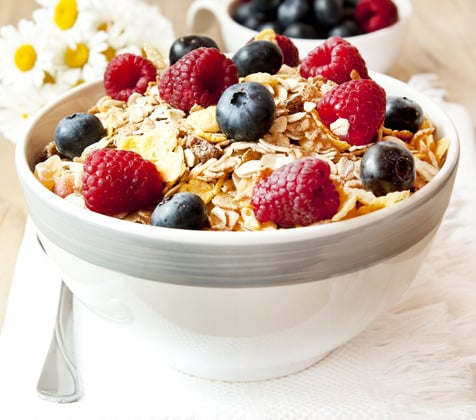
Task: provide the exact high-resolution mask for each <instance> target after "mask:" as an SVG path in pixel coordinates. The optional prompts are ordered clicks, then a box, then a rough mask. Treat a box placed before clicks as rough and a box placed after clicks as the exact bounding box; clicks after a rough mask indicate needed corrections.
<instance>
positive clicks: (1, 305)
mask: <svg viewBox="0 0 476 420" xmlns="http://www.w3.org/2000/svg"><path fill="white" fill-rule="evenodd" d="M150 3H155V4H157V5H159V7H160V8H161V10H162V12H163V13H164V15H166V16H167V17H168V18H169V19H171V21H172V22H173V24H174V31H175V34H176V35H177V36H179V35H184V34H187V33H188V31H187V28H186V25H185V10H186V8H187V7H188V5H189V4H190V3H191V0H176V1H174V2H170V1H166V0H155V1H152V0H150ZM38 7H39V5H38V4H37V3H36V2H35V1H34V0H22V1H14V0H0V10H1V13H0V26H3V25H5V24H8V23H11V24H15V25H16V23H17V22H18V20H19V19H20V18H27V19H29V18H30V16H31V12H32V11H33V10H34V9H36V8H38ZM413 7H414V16H413V19H412V23H411V27H410V30H409V33H408V35H407V37H406V40H405V46H404V49H403V52H402V54H401V56H400V58H399V60H398V61H397V63H396V64H395V65H394V67H393V68H392V69H391V70H390V71H389V72H388V73H389V74H390V75H391V76H393V77H396V78H398V79H401V80H404V81H406V80H408V78H409V77H410V76H411V75H412V74H414V73H422V72H424V73H426V72H431V73H436V74H437V75H438V76H439V78H440V80H441V82H442V85H443V87H444V88H446V89H447V91H448V99H449V100H451V101H454V102H458V103H461V104H463V105H465V106H467V107H468V108H469V110H470V112H471V116H472V118H473V121H476V42H475V41H476V25H475V24H474V21H475V18H476V1H474V0H453V1H451V2H450V1H445V2H434V1H433V0H413ZM205 34H206V35H209V36H212V37H214V38H215V39H217V41H218V42H219V45H220V46H221V47H222V44H221V39H220V35H219V29H218V25H216V24H213V25H211V27H210V28H208V29H207V32H206V33H205ZM14 149H15V147H14V145H13V144H11V143H10V142H8V141H7V140H6V139H4V138H3V137H1V135H0V238H1V240H0V330H1V326H2V321H3V317H4V313H5V309H6V304H7V300H8V292H9V288H10V284H11V278H12V275H13V272H14V268H15V260H16V256H17V252H18V248H19V246H20V243H21V239H22V234H23V228H24V223H25V220H26V215H27V212H26V209H25V206H24V203H23V198H22V194H21V191H20V187H19V185H18V181H17V178H16V173H15V166H14Z"/></svg>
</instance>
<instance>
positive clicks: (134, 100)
mask: <svg viewBox="0 0 476 420" xmlns="http://www.w3.org/2000/svg"><path fill="white" fill-rule="evenodd" d="M149 53H151V52H150V51H149ZM154 59H155V60H158V58H157V57H155V58H154ZM161 65H162V64H161ZM244 80H246V81H256V82H259V83H262V84H264V85H265V86H266V87H267V88H268V89H269V90H270V92H271V93H272V94H273V96H274V99H275V104H276V118H275V121H274V123H273V125H272V127H271V129H270V131H269V132H268V133H267V134H266V135H265V136H263V138H261V139H260V140H259V141H258V142H238V141H237V142H235V141H232V140H230V139H227V138H226V136H225V135H224V134H222V133H221V132H220V129H219V126H218V123H217V121H216V118H215V107H214V106H210V107H207V108H202V107H194V108H192V110H191V112H190V113H189V115H188V116H187V115H185V114H184V113H183V112H182V111H180V110H177V109H173V108H171V107H170V106H169V105H167V104H166V103H164V102H163V101H162V100H161V99H160V97H159V94H158V89H157V85H151V86H150V87H149V89H148V91H147V92H146V94H145V95H143V96H142V95H138V94H135V95H132V96H131V97H130V98H129V100H128V102H127V104H125V103H124V102H121V101H115V100H113V99H111V98H109V97H103V98H101V99H100V100H99V101H98V102H97V103H96V104H95V106H93V107H92V108H91V110H90V112H93V113H95V114H96V115H97V116H98V117H99V118H100V119H101V121H102V122H103V125H104V126H105V127H106V128H107V132H108V136H107V138H106V139H104V140H101V141H100V142H99V143H98V144H96V145H93V146H90V147H89V148H88V149H86V150H85V151H84V153H83V156H82V157H80V158H78V159H76V161H77V162H76V163H75V162H68V163H64V162H62V161H61V159H60V157H59V156H58V155H57V154H54V153H52V152H51V150H50V152H48V153H47V155H46V158H47V159H46V160H45V161H44V162H41V163H40V164H38V165H37V167H36V175H37V177H38V178H39V179H40V180H41V182H42V183H43V184H44V185H45V186H47V187H48V188H50V189H52V188H53V186H54V184H55V180H57V178H58V176H59V174H61V172H63V171H65V170H68V171H73V172H75V174H76V175H75V179H76V182H77V185H76V186H75V192H74V194H72V195H71V197H68V199H69V200H71V201H78V202H82V201H81V191H80V182H79V181H78V180H79V179H80V178H81V177H80V174H81V171H82V165H81V162H82V161H83V160H84V157H85V156H86V155H87V154H88V153H90V152H91V151H92V150H93V149H95V148H104V147H116V148H120V149H127V150H134V151H136V152H138V153H140V154H141V155H142V156H143V157H145V158H146V159H149V160H151V161H152V162H154V163H155V165H156V166H157V169H158V170H159V172H160V174H161V176H162V179H163V181H164V182H165V188H164V194H165V195H166V196H168V195H171V194H173V193H175V192H178V191H191V192H194V193H196V194H198V195H199V196H200V197H202V199H203V200H204V202H205V203H206V205H207V208H208V213H209V225H210V229H214V230H241V231H243V230H264V229H276V228H277V226H276V225H275V224H274V223H271V222H269V223H264V224H263V223H260V222H258V221H257V220H256V218H255V217H254V213H253V209H252V207H251V204H250V199H251V195H252V191H253V187H254V185H255V183H256V182H257V181H258V180H259V179H260V178H261V177H264V176H267V175H269V174H270V173H271V172H272V171H273V170H275V169H277V168H279V167H280V166H282V165H285V164H287V163H290V162H292V161H294V160H296V159H300V158H302V157H305V156H314V157H319V158H321V159H324V160H326V161H327V162H328V163H329V165H330V168H331V179H332V180H333V181H334V183H335V184H336V187H337V190H338V192H339V194H340V202H341V205H340V208H339V210H338V212H337V213H336V214H335V215H334V217H333V218H332V220H331V221H332V222H335V221H339V220H343V219H347V218H351V217H356V216H359V215H362V214H366V213H369V212H372V211H375V210H377V209H380V208H382V207H386V206H390V205H392V204H393V203H395V202H398V201H401V200H404V199H405V198H407V197H408V196H409V195H410V194H411V192H410V191H399V192H395V193H390V194H387V195H385V196H383V197H376V196H374V195H373V194H372V193H371V192H369V191H366V190H364V189H363V188H362V185H361V183H360V179H359V172H360V159H361V157H362V155H363V154H364V153H365V151H366V149H367V148H368V146H351V145H349V144H348V143H346V142H345V141H342V140H340V139H339V135H341V134H343V133H345V132H347V130H348V127H349V122H348V121H347V120H338V121H336V122H335V123H334V124H333V125H332V126H331V129H329V128H327V127H326V126H325V125H324V124H323V123H322V122H321V120H320V119H319V115H318V113H317V110H316V104H317V102H318V101H319V99H320V98H321V97H322V96H323V95H324V94H325V93H326V92H328V91H329V90H330V89H332V88H333V87H335V86H336V84H335V83H334V82H332V81H327V80H325V79H324V78H322V77H315V78H310V79H304V78H302V77H300V76H299V73H298V72H297V70H296V69H294V68H291V67H288V66H286V65H284V66H283V67H282V69H281V71H280V72H279V73H278V74H275V75H270V74H267V73H256V74H252V75H248V76H246V78H244ZM388 138H392V139H393V140H395V141H400V142H405V144H406V146H407V147H408V148H409V149H410V150H411V152H412V153H413V155H414V157H415V162H416V173H417V179H416V182H415V190H418V189H419V188H421V187H423V186H424V185H425V184H426V183H428V182H429V181H430V180H431V179H432V178H433V177H434V176H435V175H436V173H437V172H438V170H439V168H440V167H441V165H442V164H443V162H444V160H445V156H446V152H447V150H448V147H449V143H450V142H449V140H448V139H437V137H436V129H435V127H434V126H433V125H432V123H431V122H430V121H429V120H428V119H426V120H425V122H424V124H423V126H422V128H421V129H420V130H419V131H418V132H417V133H415V134H414V135H413V134H412V133H410V132H408V131H395V130H389V129H386V128H383V129H382V130H381V131H380V132H379V138H378V140H381V139H388ZM83 205H84V204H83ZM123 217H124V218H125V219H127V220H132V221H135V222H138V223H146V224H147V223H150V212H148V211H146V210H144V211H140V212H135V213H134V214H128V215H123Z"/></svg>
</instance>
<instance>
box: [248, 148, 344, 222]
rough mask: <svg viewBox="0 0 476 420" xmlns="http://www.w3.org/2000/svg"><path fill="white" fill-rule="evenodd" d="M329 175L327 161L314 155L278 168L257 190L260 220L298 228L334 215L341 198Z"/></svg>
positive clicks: (254, 199)
mask: <svg viewBox="0 0 476 420" xmlns="http://www.w3.org/2000/svg"><path fill="white" fill-rule="evenodd" d="M329 174H330V168H329V165H328V164H327V162H325V161H323V160H321V159H317V158H310V157H309V158H303V159H300V160H296V161H294V162H291V163H289V164H287V165H284V166H282V167H280V168H278V169H276V170H275V171H274V172H273V173H272V174H271V175H270V176H269V177H266V178H262V179H261V180H260V181H259V182H258V184H257V185H256V186H255V188H254V190H253V195H252V198H251V204H252V206H253V210H254V213H255V217H256V219H257V220H258V221H260V222H262V223H264V222H267V221H271V222H274V223H276V224H277V225H279V226H281V227H294V226H307V225H310V224H313V223H316V222H319V221H321V220H325V219H329V218H331V217H332V216H333V215H334V214H335V213H336V212H337V210H338V208H339V205H340V201H339V193H338V192H337V190H336V188H335V185H334V183H333V182H332V180H331V179H330V178H329Z"/></svg>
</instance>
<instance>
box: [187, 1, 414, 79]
mask: <svg viewBox="0 0 476 420" xmlns="http://www.w3.org/2000/svg"><path fill="white" fill-rule="evenodd" d="M394 2H395V4H396V6H397V8H398V14H399V20H398V22H397V23H395V24H394V25H391V26H389V27H387V28H383V29H380V30H378V31H375V32H371V33H368V34H363V35H356V36H353V37H349V38H347V39H348V40H349V42H351V43H352V44H353V45H354V46H355V47H357V48H358V50H359V51H360V53H361V54H362V56H363V57H364V59H365V61H366V63H367V67H368V68H369V69H370V70H373V71H376V72H381V73H385V72H386V71H388V70H389V69H390V68H391V66H392V65H393V64H394V63H395V61H396V60H397V58H398V56H399V54H400V51H401V49H402V46H403V42H404V40H405V35H406V34H407V32H408V25H409V23H410V18H411V14H412V4H411V1H410V0H394ZM237 3H238V1H237V0H195V1H193V2H192V4H191V5H190V8H189V9H188V11H187V26H188V29H189V30H190V31H192V32H198V33H202V32H205V31H206V30H207V29H208V28H209V27H210V17H212V18H216V20H217V21H218V23H219V26H220V30H221V34H222V38H223V42H224V46H225V48H226V51H227V52H230V53H234V52H235V51H237V50H238V49H239V48H241V47H242V46H243V45H245V44H246V43H247V42H248V41H249V40H250V39H252V38H253V37H254V36H255V35H256V34H257V32H256V31H253V30H252V29H249V28H246V27H245V26H243V25H240V24H239V23H237V22H235V21H234V20H233V19H232V18H231V11H233V10H234V9H235V8H236V5H237ZM292 40H293V42H294V43H295V45H296V46H297V47H298V49H299V52H300V56H301V58H302V57H304V56H306V55H307V53H308V52H309V51H311V50H312V49H313V48H315V47H316V46H318V45H320V44H322V43H323V42H324V41H325V40H324V39H303V38H292Z"/></svg>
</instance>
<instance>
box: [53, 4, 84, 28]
mask: <svg viewBox="0 0 476 420" xmlns="http://www.w3.org/2000/svg"><path fill="white" fill-rule="evenodd" d="M77 18H78V5H77V4H76V0H59V1H58V4H57V5H56V7H55V14H54V17H53V20H54V22H55V23H56V25H57V26H58V27H59V28H60V29H62V30H63V31H65V30H66V29H70V28H72V27H73V25H74V23H75V22H76V19H77Z"/></svg>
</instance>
